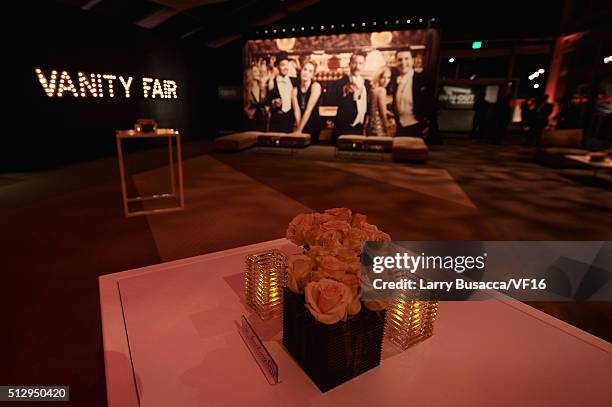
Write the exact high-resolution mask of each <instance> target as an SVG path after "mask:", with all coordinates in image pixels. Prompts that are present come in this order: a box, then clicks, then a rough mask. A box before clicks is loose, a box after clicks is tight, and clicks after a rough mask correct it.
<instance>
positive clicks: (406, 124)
mask: <svg viewBox="0 0 612 407" xmlns="http://www.w3.org/2000/svg"><path fill="white" fill-rule="evenodd" d="M396 62H397V70H398V76H397V79H396V81H395V89H394V92H393V110H394V112H395V119H396V122H397V130H396V133H395V135H396V137H402V136H404V137H423V138H426V137H427V136H428V134H429V120H430V116H431V110H432V104H433V101H432V98H431V81H429V80H428V78H427V77H426V75H425V74H424V73H419V72H415V70H414V59H413V57H412V52H411V51H410V49H401V50H399V51H397V54H396Z"/></svg>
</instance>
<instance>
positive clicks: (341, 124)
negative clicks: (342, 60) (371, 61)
mask: <svg viewBox="0 0 612 407" xmlns="http://www.w3.org/2000/svg"><path fill="white" fill-rule="evenodd" d="M365 59H366V54H365V52H362V51H356V52H354V53H353V54H352V55H351V59H350V61H349V71H350V74H349V75H345V76H343V77H342V78H340V79H338V81H336V84H335V86H334V89H333V92H334V96H335V99H336V105H337V106H338V112H337V113H336V120H335V121H334V133H333V142H334V144H335V143H336V141H337V140H338V137H339V136H341V135H343V134H363V125H364V123H365V116H366V114H367V112H368V95H369V93H370V82H369V81H367V80H365V79H364V78H363V77H362V76H361V70H362V69H363V65H364V64H365Z"/></svg>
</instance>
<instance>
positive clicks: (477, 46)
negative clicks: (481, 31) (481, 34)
mask: <svg viewBox="0 0 612 407" xmlns="http://www.w3.org/2000/svg"><path fill="white" fill-rule="evenodd" d="M480 48H482V41H473V42H472V49H480Z"/></svg>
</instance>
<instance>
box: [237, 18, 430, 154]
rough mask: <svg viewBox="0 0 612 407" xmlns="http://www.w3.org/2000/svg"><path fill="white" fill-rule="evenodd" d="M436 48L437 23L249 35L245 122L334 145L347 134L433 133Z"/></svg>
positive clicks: (259, 129) (259, 127)
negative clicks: (433, 26) (265, 36)
mask: <svg viewBox="0 0 612 407" xmlns="http://www.w3.org/2000/svg"><path fill="white" fill-rule="evenodd" d="M438 51H439V33H438V31H437V30H433V29H422V30H407V31H383V32H371V33H352V34H335V35H320V36H311V37H300V38H277V39H258V40H251V41H248V42H247V44H246V48H245V71H244V109H243V111H244V118H245V125H246V128H248V129H249V130H256V131H272V132H284V133H291V132H299V133H307V134H310V135H311V138H312V142H313V143H331V144H335V141H336V139H337V138H338V136H340V135H343V134H361V135H366V136H398V137H401V136H413V137H427V135H428V132H429V128H430V125H431V120H432V117H433V114H434V111H433V110H434V109H433V106H434V95H435V79H436V76H437V75H436V73H437V72H436V70H437V64H438V61H437V59H438Z"/></svg>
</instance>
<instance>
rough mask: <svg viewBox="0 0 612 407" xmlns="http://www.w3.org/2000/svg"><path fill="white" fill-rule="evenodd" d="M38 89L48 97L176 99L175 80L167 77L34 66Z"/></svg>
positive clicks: (176, 87) (176, 85)
mask: <svg viewBox="0 0 612 407" xmlns="http://www.w3.org/2000/svg"><path fill="white" fill-rule="evenodd" d="M34 74H35V75H36V77H37V78H38V82H39V83H40V85H41V88H42V91H43V92H44V93H45V95H47V97H49V98H63V97H66V96H68V97H73V98H75V99H80V98H96V99H102V98H110V99H129V98H130V97H131V96H136V97H142V98H144V99H164V100H168V99H177V98H178V92H177V89H178V84H177V83H176V81H174V80H171V79H159V78H151V77H142V78H139V77H135V76H127V75H125V76H124V75H116V74H102V73H83V72H77V73H76V74H74V73H70V72H68V71H61V72H60V71H58V70H47V71H44V70H43V69H42V68H35V69H34Z"/></svg>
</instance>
